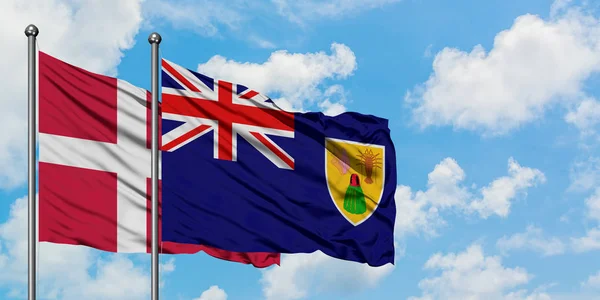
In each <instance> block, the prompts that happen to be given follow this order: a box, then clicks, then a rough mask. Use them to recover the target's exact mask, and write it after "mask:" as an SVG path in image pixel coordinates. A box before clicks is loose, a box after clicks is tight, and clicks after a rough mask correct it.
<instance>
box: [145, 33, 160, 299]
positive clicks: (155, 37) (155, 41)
mask: <svg viewBox="0 0 600 300" xmlns="http://www.w3.org/2000/svg"><path fill="white" fill-rule="evenodd" d="M161 40H162V38H161V37H160V34H158V33H156V32H153V33H152V34H150V36H149V37H148V42H149V43H150V45H151V47H152V76H151V78H152V79H151V80H152V300H158V283H159V281H158V242H159V241H158V135H159V132H158V74H159V73H158V45H159V44H160V42H161Z"/></svg>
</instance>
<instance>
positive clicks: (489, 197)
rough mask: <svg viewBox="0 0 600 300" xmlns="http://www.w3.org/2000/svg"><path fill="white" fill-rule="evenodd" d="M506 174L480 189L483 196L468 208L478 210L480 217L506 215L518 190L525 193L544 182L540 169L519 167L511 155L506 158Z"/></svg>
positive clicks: (544, 178)
mask: <svg viewBox="0 0 600 300" xmlns="http://www.w3.org/2000/svg"><path fill="white" fill-rule="evenodd" d="M508 175H509V176H503V177H500V178H498V179H496V180H494V181H493V182H492V183H491V184H490V185H488V186H486V187H484V188H483V189H482V190H481V193H482V195H483V197H482V198H481V199H477V200H475V201H473V202H471V203H470V205H469V209H470V210H473V211H476V212H478V213H479V215H480V216H481V217H482V218H487V217H489V216H490V215H492V214H496V215H499V216H501V217H506V216H508V213H509V212H510V205H511V202H510V200H512V199H514V198H515V196H516V194H517V193H518V192H522V193H524V194H526V191H527V189H528V188H530V187H532V186H535V185H537V184H539V183H544V182H546V177H545V176H544V174H543V173H542V172H541V171H540V170H537V169H532V168H527V167H521V166H520V165H519V163H518V162H517V161H515V160H514V159H513V158H512V157H511V158H509V159H508Z"/></svg>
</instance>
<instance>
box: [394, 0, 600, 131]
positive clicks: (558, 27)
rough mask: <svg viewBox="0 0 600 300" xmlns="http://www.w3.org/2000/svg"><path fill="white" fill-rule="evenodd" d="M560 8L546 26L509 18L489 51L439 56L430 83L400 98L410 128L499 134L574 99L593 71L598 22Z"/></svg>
mask: <svg viewBox="0 0 600 300" xmlns="http://www.w3.org/2000/svg"><path fill="white" fill-rule="evenodd" d="M561 3H562V4H564V3H566V2H564V1H560V2H559V3H557V4H555V7H554V9H553V12H554V15H553V16H552V17H551V18H550V19H549V20H544V19H541V18H540V17H539V16H535V15H530V14H526V15H522V16H519V17H518V18H516V20H515V21H514V24H513V26H512V27H511V28H510V29H507V30H504V31H502V32H500V33H498V34H497V35H496V37H495V39H494V45H493V48H492V49H491V50H490V51H489V52H486V51H485V50H484V48H483V46H481V45H477V46H475V47H474V48H473V50H472V51H471V52H465V51H461V50H459V49H455V48H444V49H443V50H442V51H440V52H439V53H438V54H437V55H436V57H435V60H434V62H433V73H432V74H431V76H430V78H429V79H428V80H427V81H426V82H425V83H424V84H422V85H419V86H417V87H415V88H414V89H413V90H412V91H410V92H409V93H407V95H406V97H405V100H406V102H407V103H408V104H410V105H412V106H413V117H414V120H415V121H416V123H418V124H419V125H420V126H421V128H426V127H429V126H441V125H452V126H453V127H454V128H455V129H465V130H473V131H477V132H481V133H482V134H483V135H499V134H506V133H508V132H509V131H512V130H514V129H516V128H518V127H520V126H522V125H525V124H527V123H530V122H532V121H534V120H536V119H540V118H541V117H543V115H544V113H545V111H546V110H547V109H548V108H550V107H551V106H553V105H555V104H558V103H571V102H575V101H577V100H579V99H582V98H583V83H584V82H585V81H586V80H587V79H588V78H589V77H590V76H591V75H592V74H594V73H597V72H598V71H600V55H598V53H600V22H599V21H598V19H596V18H595V17H593V16H590V15H587V14H584V13H583V10H580V9H579V10H578V9H571V8H569V9H565V6H564V5H562V4H561Z"/></svg>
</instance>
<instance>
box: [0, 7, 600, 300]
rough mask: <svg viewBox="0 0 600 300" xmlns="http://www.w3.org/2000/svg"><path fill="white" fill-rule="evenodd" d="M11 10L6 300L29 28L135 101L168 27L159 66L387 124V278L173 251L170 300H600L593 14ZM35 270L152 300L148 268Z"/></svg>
mask: <svg viewBox="0 0 600 300" xmlns="http://www.w3.org/2000/svg"><path fill="white" fill-rule="evenodd" d="M17 2H18V1H16V0H15V1H12V0H11V1H3V2H2V4H0V11H2V16H3V18H0V19H2V21H0V25H1V28H3V31H1V32H0V35H2V37H3V40H5V41H7V43H6V45H17V46H14V47H13V46H11V47H7V46H4V47H0V49H1V50H0V51H2V54H3V55H4V57H5V60H4V62H3V69H4V70H15V71H14V73H13V72H11V73H10V74H8V73H7V75H0V79H2V80H0V87H2V88H3V90H5V91H7V92H6V93H5V94H4V97H3V98H2V99H0V101H1V103H2V104H3V106H4V107H5V111H6V114H7V115H6V116H7V117H6V118H3V120H0V126H3V128H8V129H7V130H3V135H2V136H0V271H2V272H0V298H2V299H11V298H22V297H23V295H24V292H25V287H26V264H25V263H24V262H26V260H25V259H26V255H25V253H26V244H25V242H26V240H25V237H24V236H25V233H26V223H25V220H26V219H25V218H24V217H25V215H23V214H24V212H25V209H26V206H25V203H24V202H23V201H18V200H16V199H17V198H22V197H24V196H26V181H25V174H26V173H25V172H26V169H25V160H24V158H25V157H24V153H26V152H25V151H24V149H26V148H25V146H26V139H25V138H24V137H25V135H24V132H25V131H24V129H23V128H25V127H23V126H24V124H25V123H24V122H25V120H26V111H25V109H26V104H25V99H26V92H25V91H26V90H25V87H26V81H25V79H26V73H25V72H26V69H25V66H26V60H25V58H26V56H25V52H24V51H25V45H26V39H25V37H24V35H23V29H24V28H25V26H26V25H27V24H29V23H35V24H36V25H38V27H39V28H40V32H41V33H40V36H39V47H40V49H41V50H42V51H46V52H48V53H50V54H52V55H54V56H56V57H59V58H61V59H63V60H66V61H69V62H71V63H74V64H77V65H79V66H82V67H84V68H87V69H89V70H92V71H95V72H100V73H105V74H109V75H117V76H118V77H119V78H121V79H124V80H127V81H129V82H131V83H133V84H135V85H138V86H140V87H143V88H147V89H149V88H150V85H149V83H150V79H149V69H150V65H149V62H150V47H149V45H148V43H147V37H148V35H149V34H150V33H151V32H152V31H157V32H159V33H160V34H161V35H162V37H163V42H162V44H161V55H162V57H164V58H166V59H169V60H171V61H174V62H176V63H178V64H180V65H182V66H186V67H188V68H190V69H196V70H199V71H201V72H204V73H206V74H208V75H212V76H213V77H219V78H227V79H229V80H232V81H237V82H240V83H243V84H245V85H247V86H250V87H252V88H254V89H256V90H259V91H261V92H264V93H266V94H268V95H270V96H271V97H272V98H274V99H277V100H276V101H278V102H279V103H280V104H281V105H282V106H284V107H287V108H289V109H295V110H305V111H316V110H322V111H325V112H326V113H328V114H336V113H339V112H341V111H344V110H348V111H357V112H361V113H365V114H373V115H377V116H380V117H384V118H387V119H389V120H390V129H391V133H392V139H393V141H394V143H395V147H396V156H397V169H398V188H397V193H396V204H397V209H398V217H397V222H396V228H395V236H396V243H397V252H398V256H397V262H396V265H395V266H394V267H390V266H386V267H382V268H369V267H366V266H363V265H359V264H357V263H353V262H344V261H339V260H335V259H332V258H328V257H325V256H324V255H322V254H320V253H316V254H311V255H284V256H283V258H282V266H281V267H273V268H267V269H265V270H259V269H254V268H252V267H250V266H247V265H241V264H236V263H230V262H224V261H219V260H217V259H214V258H211V257H209V256H207V255H205V254H196V255H181V256H168V257H161V262H162V263H163V271H164V272H163V276H162V280H163V281H164V285H163V287H162V289H161V295H162V299H202V300H209V299H212V300H222V299H283V300H285V299H600V259H599V258H600V255H599V253H600V252H599V251H600V189H598V188H599V183H600V153H599V151H598V150H599V148H598V146H599V144H598V142H599V137H600V136H599V135H598V124H600V102H598V100H597V98H596V97H599V95H600V89H598V82H599V77H598V74H599V72H600V10H599V8H600V7H599V5H598V4H597V3H594V2H593V1H565V0H558V1H550V0H545V1H542V0H531V1H496V0H490V1H466V0H464V1H441V0H418V1H417V0H403V1H395V0H372V1H369V2H368V3H370V4H365V3H367V2H366V1H358V0H356V1H353V0H347V1H341V0H324V1H314V0H310V1H305V2H302V3H304V4H297V3H295V1H288V0H272V1H261V2H258V1H257V2H255V3H247V2H246V1H241V0H234V1H231V2H230V3H228V4H227V5H225V4H221V3H222V1H208V0H206V1H199V2H197V3H195V2H193V1H185V0H180V1H166V0H146V1H137V0H132V1H128V2H125V1H123V2H121V1H118V0H111V1H103V2H100V1H80V2H73V1H67V0H55V1H52V2H46V1H42V0H40V1H37V2H36V1H29V2H31V3H32V4H28V5H30V7H25V6H19V5H16V3H17ZM38 2H39V3H38ZM42 3H44V4H42ZM98 11H103V13H102V14H98V13H97V12H98ZM101 32H103V33H102V34H101ZM290 66H293V68H292V67H290ZM290 70H295V71H296V73H293V71H290ZM40 261H41V262H40V290H41V293H42V295H45V296H44V299H46V296H47V297H48V298H52V296H55V297H56V298H58V299H81V297H85V298H86V299H138V298H139V299H147V298H149V294H148V293H149V289H150V282H149V276H150V265H149V262H150V261H149V256H148V255H112V254H107V253H101V252H99V251H95V250H91V249H88V248H82V247H71V246H60V245H59V246H57V245H45V244H43V245H42V246H41V251H40ZM65 269H68V270H72V272H70V274H71V275H69V276H66V277H65V276H64V270H65ZM82 278H83V279H82ZM411 297H414V298H411Z"/></svg>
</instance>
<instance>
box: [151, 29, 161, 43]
mask: <svg viewBox="0 0 600 300" xmlns="http://www.w3.org/2000/svg"><path fill="white" fill-rule="evenodd" d="M161 41H162V37H160V34H158V33H156V32H153V33H151V34H150V36H149V37H148V43H150V44H160V42H161Z"/></svg>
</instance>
